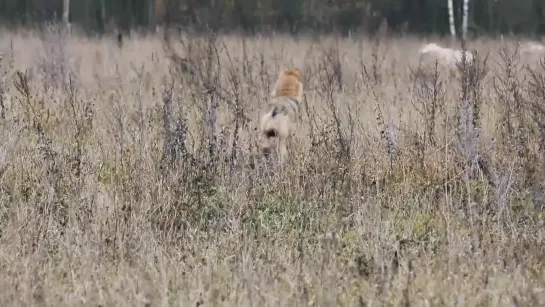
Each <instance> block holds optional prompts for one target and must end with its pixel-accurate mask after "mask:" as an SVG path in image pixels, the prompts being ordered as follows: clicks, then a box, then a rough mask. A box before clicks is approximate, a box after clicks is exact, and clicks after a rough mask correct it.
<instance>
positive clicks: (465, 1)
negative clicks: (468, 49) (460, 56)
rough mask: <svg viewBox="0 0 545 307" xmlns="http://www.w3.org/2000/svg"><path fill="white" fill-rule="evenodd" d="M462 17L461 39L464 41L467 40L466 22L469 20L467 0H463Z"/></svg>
mask: <svg viewBox="0 0 545 307" xmlns="http://www.w3.org/2000/svg"><path fill="white" fill-rule="evenodd" d="M463 14H464V15H463V16H462V38H463V39H464V41H465V40H466V38H467V20H468V19H469V0H464V6H463Z"/></svg>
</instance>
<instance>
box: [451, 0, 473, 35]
mask: <svg viewBox="0 0 545 307" xmlns="http://www.w3.org/2000/svg"><path fill="white" fill-rule="evenodd" d="M451 1H452V0H451ZM462 14H463V16H462V39H463V40H464V42H465V40H466V38H467V20H468V18H469V0H464V6H463V13H462Z"/></svg>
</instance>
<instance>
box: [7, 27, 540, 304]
mask: <svg viewBox="0 0 545 307" xmlns="http://www.w3.org/2000/svg"><path fill="white" fill-rule="evenodd" d="M423 43H425V41H424V40H422V39H417V38H389V37H388V36H387V35H386V34H385V33H383V34H382V35H379V36H378V38H377V39H370V38H361V39H358V38H352V39H348V38H342V39H339V40H338V41H337V40H336V39H335V38H333V37H322V38H321V39H319V40H318V39H312V38H297V39H295V38H290V37H281V36H275V37H259V38H245V39H244V38H242V37H239V36H222V37H219V38H217V39H216V40H212V39H206V38H204V37H190V36H184V37H183V38H182V39H181V40H180V39H179V38H172V39H171V44H170V45H167V44H166V43H164V42H163V41H162V39H161V38H160V37H144V36H136V35H135V36H134V37H132V38H126V39H125V41H124V44H123V47H122V48H118V46H117V44H116V42H115V40H114V39H112V38H108V37H106V38H104V39H102V40H99V39H89V38H84V37H81V36H72V37H65V36H64V35H62V34H61V33H60V32H59V31H57V30H56V29H55V28H49V29H47V30H44V31H43V32H40V33H39V32H12V33H10V32H2V35H1V36H0V52H2V54H3V57H2V61H1V63H0V73H3V72H5V74H4V75H3V76H4V77H3V78H2V79H1V82H0V91H1V93H2V94H1V95H0V97H2V99H1V100H0V102H1V104H0V107H1V109H0V111H1V114H0V115H1V118H0V125H1V129H0V176H1V177H0V178H1V180H0V289H2V291H0V305H1V306H44V305H48V306H69V305H70V306H74V305H83V306H212V305H218V306H306V305H313V306H400V305H403V306H539V305H543V304H545V226H544V219H545V190H544V187H545V185H544V184H545V107H544V105H543V103H545V65H540V63H539V61H538V58H537V57H531V58H530V57H524V58H520V59H517V56H516V52H515V51H516V48H515V47H516V44H515V42H500V41H495V40H479V41H472V42H469V46H468V47H469V49H470V50H472V49H476V50H478V51H479V52H478V55H477V57H476V60H475V61H476V64H475V66H473V67H461V68H460V69H458V70H456V71H449V70H448V69H447V68H444V67H440V66H439V67H437V68H435V64H434V63H433V61H430V60H429V59H428V60H426V61H424V62H422V63H420V62H419V58H418V56H417V50H418V48H419V47H420V46H421V45H422V44H423ZM445 45H446V44H445ZM487 53H489V56H488V57H486V55H487ZM419 63H420V65H419ZM524 65H528V66H527V67H525V66H524ZM285 66H296V67H299V68H300V69H301V71H302V79H303V84H304V86H305V95H306V99H305V103H304V105H303V107H302V110H303V115H302V121H301V128H300V133H299V134H297V135H296V137H297V139H298V142H297V144H296V145H297V146H295V147H294V148H293V151H291V152H290V154H291V156H290V158H291V160H290V161H289V162H288V165H287V167H286V168H285V169H282V170H279V169H276V170H275V171H271V170H270V169H269V167H268V166H267V165H265V164H264V163H263V161H262V160H260V159H259V148H258V147H257V137H256V136H257V131H256V128H257V125H258V120H259V116H260V115H261V114H263V112H266V109H264V106H265V103H266V102H267V97H268V95H269V93H270V90H271V86H273V84H274V81H275V79H276V76H277V74H278V71H279V69H280V68H281V67H285ZM18 70H20V71H21V72H24V71H26V74H21V73H19V74H18V73H16V72H17V71H18Z"/></svg>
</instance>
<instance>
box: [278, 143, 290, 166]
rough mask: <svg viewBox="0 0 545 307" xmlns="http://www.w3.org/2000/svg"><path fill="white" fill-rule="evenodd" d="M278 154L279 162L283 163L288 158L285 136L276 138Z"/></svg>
mask: <svg viewBox="0 0 545 307" xmlns="http://www.w3.org/2000/svg"><path fill="white" fill-rule="evenodd" d="M278 155H279V160H280V161H279V162H280V164H284V163H285V162H286V160H287V158H288V148H287V144H286V138H285V137H281V138H279V139H278Z"/></svg>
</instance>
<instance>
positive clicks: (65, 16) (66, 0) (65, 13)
mask: <svg viewBox="0 0 545 307" xmlns="http://www.w3.org/2000/svg"><path fill="white" fill-rule="evenodd" d="M62 4H63V6H62V22H63V24H64V26H65V27H66V29H70V20H69V19H68V17H69V16H70V0H64V1H63V3H62Z"/></svg>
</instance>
